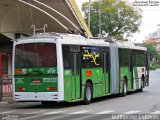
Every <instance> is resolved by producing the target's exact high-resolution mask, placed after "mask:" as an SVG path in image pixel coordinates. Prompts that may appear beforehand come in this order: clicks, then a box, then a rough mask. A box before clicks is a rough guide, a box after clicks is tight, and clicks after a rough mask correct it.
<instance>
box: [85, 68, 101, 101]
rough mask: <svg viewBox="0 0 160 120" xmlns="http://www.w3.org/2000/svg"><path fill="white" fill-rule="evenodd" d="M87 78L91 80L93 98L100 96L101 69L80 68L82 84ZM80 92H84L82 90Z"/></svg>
mask: <svg viewBox="0 0 160 120" xmlns="http://www.w3.org/2000/svg"><path fill="white" fill-rule="evenodd" d="M87 80H88V81H92V83H93V98H95V97H100V96H102V93H103V85H102V80H103V73H102V69H101V68H91V69H82V84H83V85H84V86H85V83H86V82H87ZM82 93H84V91H83V92H82ZM83 95H84V94H83Z"/></svg>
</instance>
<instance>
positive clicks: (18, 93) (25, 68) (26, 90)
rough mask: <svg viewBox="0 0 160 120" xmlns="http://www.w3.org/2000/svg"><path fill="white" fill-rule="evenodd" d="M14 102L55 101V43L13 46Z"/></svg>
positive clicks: (56, 92) (56, 96)
mask: <svg viewBox="0 0 160 120" xmlns="http://www.w3.org/2000/svg"><path fill="white" fill-rule="evenodd" d="M13 73H14V80H13V82H14V83H13V84H14V94H13V96H14V100H16V101H57V100H58V74H57V55H56V44H55V43H25V44H17V45H16V46H15V55H14V72H13Z"/></svg>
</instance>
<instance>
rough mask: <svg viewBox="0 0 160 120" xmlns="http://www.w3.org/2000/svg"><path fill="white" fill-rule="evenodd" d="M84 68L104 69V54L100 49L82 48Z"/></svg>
mask: <svg viewBox="0 0 160 120" xmlns="http://www.w3.org/2000/svg"><path fill="white" fill-rule="evenodd" d="M81 51H82V68H93V67H102V54H101V48H100V47H93V46H86V47H81Z"/></svg>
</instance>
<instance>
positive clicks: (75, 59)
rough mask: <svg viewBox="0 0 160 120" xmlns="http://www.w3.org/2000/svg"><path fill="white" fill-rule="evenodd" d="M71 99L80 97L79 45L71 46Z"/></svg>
mask: <svg viewBox="0 0 160 120" xmlns="http://www.w3.org/2000/svg"><path fill="white" fill-rule="evenodd" d="M71 64H72V82H71V87H72V89H71V91H72V92H71V93H72V100H75V99H80V98H81V54H80V49H79V47H78V48H76V47H75V46H71Z"/></svg>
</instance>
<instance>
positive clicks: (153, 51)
mask: <svg viewBox="0 0 160 120" xmlns="http://www.w3.org/2000/svg"><path fill="white" fill-rule="evenodd" d="M141 46H143V47H146V48H147V50H148V55H149V59H150V60H151V61H152V60H153V58H154V61H153V62H156V63H159V62H160V61H159V59H160V54H159V52H158V51H157V50H156V48H155V47H156V44H155V43H143V44H142V45H141Z"/></svg>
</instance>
